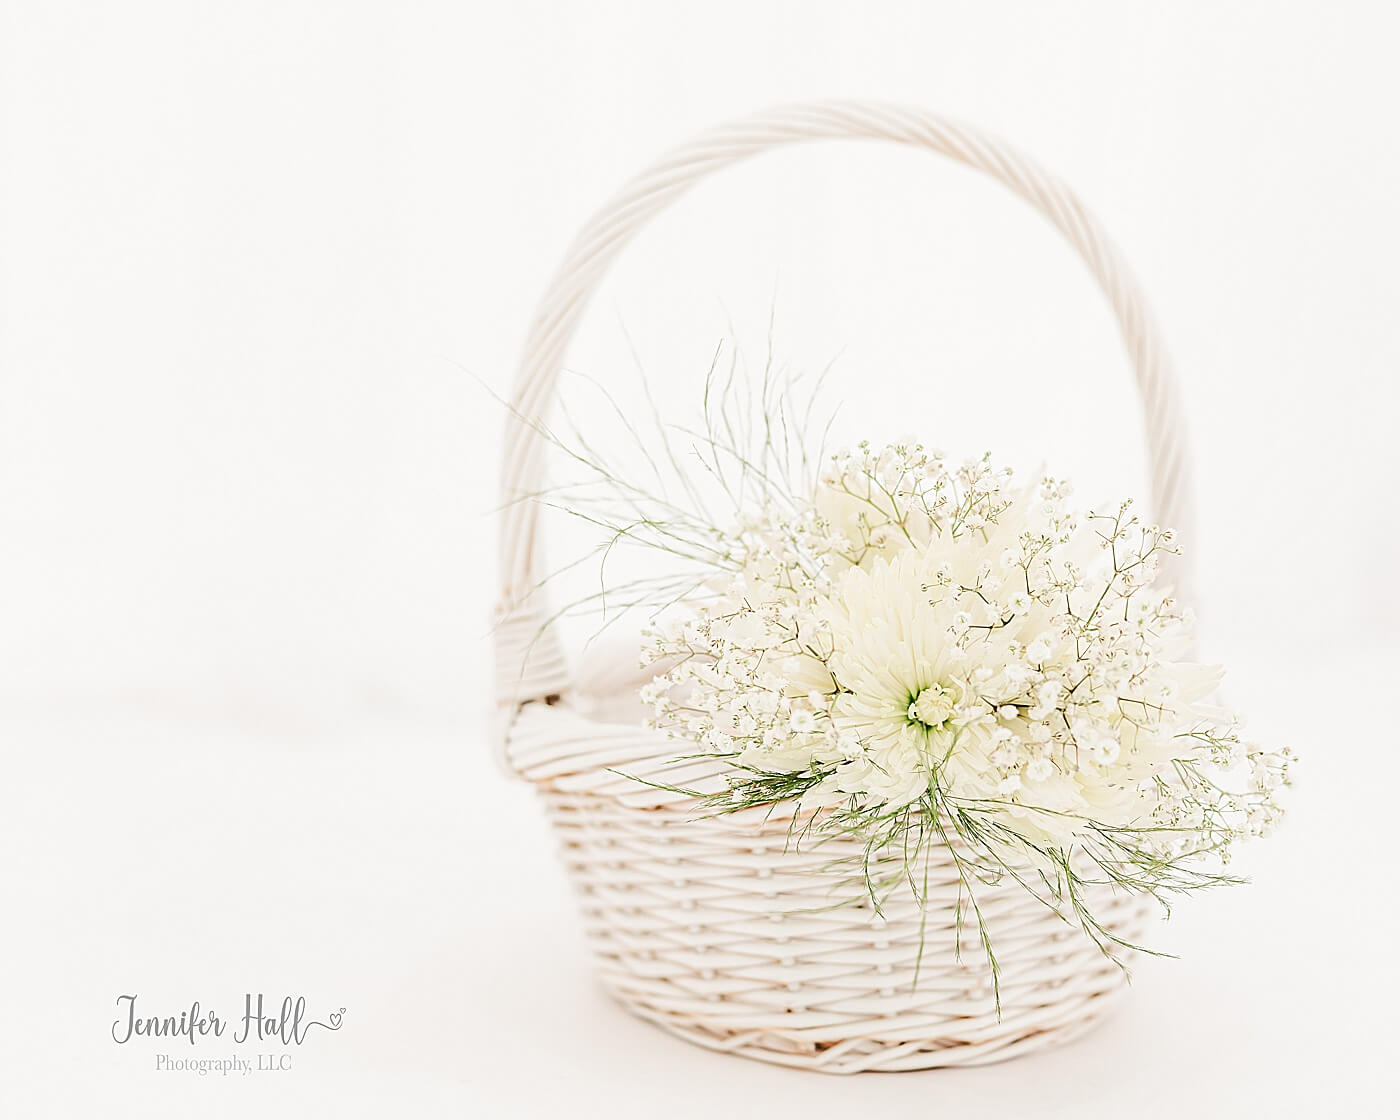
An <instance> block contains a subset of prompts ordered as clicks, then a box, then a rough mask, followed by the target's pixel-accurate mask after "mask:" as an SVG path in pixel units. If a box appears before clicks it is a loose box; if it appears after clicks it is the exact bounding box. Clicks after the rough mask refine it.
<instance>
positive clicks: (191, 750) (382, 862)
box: [0, 648, 1400, 1118]
mask: <svg viewBox="0 0 1400 1120" xmlns="http://www.w3.org/2000/svg"><path fill="white" fill-rule="evenodd" d="M1239 654H1240V656H1239V661H1240V662H1241V663H1242V664H1244V665H1248V666H1250V667H1251V668H1250V669H1248V670H1241V671H1239V672H1237V673H1236V675H1235V677H1234V681H1233V689H1232V696H1233V698H1234V699H1235V700H1236V701H1237V702H1239V703H1240V704H1241V705H1246V706H1248V707H1249V708H1251V709H1253V710H1254V711H1256V712H1258V713H1260V718H1259V719H1257V720H1256V721H1255V722H1256V727H1257V729H1258V731H1259V732H1260V733H1261V734H1263V735H1267V736H1268V737H1269V738H1271V739H1276V740H1283V739H1288V740H1290V741H1292V742H1295V743H1297V744H1298V745H1299V747H1300V748H1301V749H1303V750H1304V751H1305V752H1306V758H1305V765H1304V767H1303V769H1302V774H1301V778H1302V780H1301V784H1300V786H1299V788H1298V789H1297V791H1296V795H1295V799H1294V805H1295V811H1294V815H1293V817H1292V819H1291V820H1290V821H1289V824H1288V828H1287V830H1286V831H1285V832H1283V833H1282V834H1281V835H1279V836H1278V837H1277V838H1276V840H1275V841H1274V842H1272V843H1270V844H1268V845H1266V846H1262V847H1259V848H1257V849H1255V850H1254V851H1253V852H1251V853H1250V857H1251V858H1250V859H1249V860H1248V861H1247V862H1248V867H1249V870H1250V871H1251V872H1252V873H1253V875H1254V877H1255V882H1254V883H1253V884H1252V885H1251V886H1249V887H1246V888H1239V889H1235V890H1232V891H1228V892H1223V893H1219V894H1216V895H1214V896H1210V897H1202V898H1198V899H1196V900H1194V901H1192V902H1188V903H1186V904H1184V905H1183V906H1182V907H1181V908H1180V909H1179V910H1178V911H1177V913H1176V915H1174V917H1173V918H1172V920H1171V921H1170V922H1169V923H1168V924H1167V925H1166V926H1164V927H1163V928H1162V930H1161V935H1160V938H1159V941H1158V944H1159V945H1160V946H1161V947H1163V948H1166V949H1170V950H1172V951H1175V952H1178V953H1180V954H1181V959H1180V960H1176V961H1153V962H1148V963H1146V964H1144V965H1143V966H1142V967H1141V968H1140V970H1139V974H1138V977H1137V980H1136V982H1135V983H1134V986H1133V988H1132V990H1131V991H1130V992H1129V993H1128V995H1127V997H1126V999H1125V1000H1124V1001H1123V1003H1122V1004H1121V1005H1120V1008H1119V1010H1118V1012H1117V1014H1116V1015H1115V1016H1114V1017H1113V1018H1112V1019H1111V1020H1110V1021H1109V1023H1108V1024H1107V1025H1106V1026H1105V1027H1103V1028H1101V1029H1100V1030H1099V1031H1098V1032H1096V1033H1095V1034H1093V1035H1091V1036H1088V1037H1086V1038H1085V1039H1083V1040H1081V1041H1079V1042H1076V1043H1073V1044H1071V1045H1070V1046H1068V1047H1066V1048H1064V1049H1062V1050H1059V1051H1055V1052H1052V1053H1048V1054H1045V1055H1041V1056H1034V1057H1030V1058H1026V1059H1022V1060H1019V1061H1016V1062H1011V1063H1008V1064H1005V1065H999V1066H991V1067H987V1068H984V1069H979V1070H970V1071H951V1072H949V1071H944V1072H934V1073H930V1074H900V1075H872V1076H864V1077H858V1078H853V1079H838V1078H830V1077H823V1076H819V1075H815V1074H802V1073H795V1072H791V1071H786V1070H779V1069H772V1068H768V1067H765V1066H762V1065H759V1064H758V1063H754V1062H747V1061H743V1060H740V1059H735V1058H729V1057H725V1056H720V1055H715V1054H711V1053H709V1052H707V1051H703V1050H700V1049H697V1048H694V1047H691V1046H689V1045H688V1044H685V1043H682V1042H679V1041H676V1040H673V1039H671V1038H670V1037H669V1036H666V1035H664V1034H661V1033H660V1032H658V1031H656V1030H655V1029H654V1028H652V1027H650V1026H648V1025H646V1024H643V1023H641V1022H638V1021H635V1020H633V1019H631V1018H630V1017H628V1016H627V1015H626V1014H625V1013H624V1012H623V1011H621V1010H620V1009H619V1008H618V1007H616V1006H615V1005H614V1004H613V1003H611V1002H610V1001H609V999H608V998H607V997H606V996H605V995H604V994H603V993H602V991H601V990H600V989H599V988H597V987H596V986H595V985H594V983H593V982H592V980H591V978H590V975H589V972H588V964H587V961H586V959H585V958H584V954H583V952H582V949H581V938H580V936H579V931H578V926H577V923H576V920H575V917H574V913H573V910H572V908H571V900H570V898H569V896H568V893H567V887H566V884H565V882H564V879H563V876H562V874H561V872H560V869H559V868H558V867H557V866H556V865H555V862H554V854H553V850H552V845H551V842H550V840H549V838H548V836H547V834H546V833H545V831H544V828H543V821H542V819H541V814H540V812H539V808H538V806H537V805H536V804H535V803H534V800H533V798H532V796H531V795H530V794H529V792H528V790H526V789H524V788H523V787H521V786H519V785H505V784H500V785H497V784H495V783H493V784H491V785H490V786H489V789H490V791H491V795H492V796H491V797H490V798H486V799H482V800H480V801H478V802H477V803H476V804H474V805H470V806H468V805H467V795H468V791H469V790H470V789H471V788H473V785H474V784H475V783H480V782H481V781H483V780H488V781H489V780H490V777H491V776H484V775H483V774H482V772H481V768H480V766H479V765H478V763H477V760H478V758H479V752H480V749H481V747H482V743H481V742H479V741H473V740H471V739H463V738H461V737H460V736H459V734H458V729H456V728H445V727H432V726H428V725H414V724H410V723H397V722H388V721H375V722H360V721H356V722H354V723H351V722H349V721H347V722H345V723H342V724H338V725H337V724H325V725H314V726H313V725H302V726H296V725H295V724H294V723H293V721H291V720H290V719H289V718H285V717H279V716H277V715H276V714H275V713H265V714H264V717H263V718H262V719H261V720H259V721H254V720H253V719H251V718H250V719H248V720H245V721H242V722H234V721H222V723H218V722H207V721H196V720H188V719H180V718H179V717H178V716H177V715H175V714H171V713H169V712H166V713H163V714H157V713H153V712H150V711H142V710H140V709H138V708H134V707H133V708H131V709H127V710H116V711H91V712H82V713H76V712H71V711H70V712H68V713H66V714H57V713H54V712H48V711H32V712H23V713H14V712H12V713H10V714H8V715H7V716H6V717H5V719H4V720H3V722H0V734H3V735H4V736H5V741H6V742H10V743H16V744H23V746H24V749H23V750H22V751H16V752H14V753H15V760H16V763H17V765H18V771H17V772H14V771H12V773H11V775H10V778H9V780H8V781H7V782H6V784H5V789H4V793H3V802H0V808H2V809H3V812H0V820H3V824H2V825H0V845H2V846H3V850H4V851H5V852H6V854H7V858H15V859H17V860H18V863H19V867H20V874H19V876H18V879H17V881H16V880H15V879H14V878H12V879H11V881H10V882H9V884H8V885H7V898H6V907H7V909H6V916H7V925H8V929H7V944H6V950H7V952H6V957H5V961H6V967H7V971H8V973H9V975H8V977H7V980H6V984H5V993H6V997H5V998H6V1011H5V1014H4V1015H3V1017H0V1052H3V1053H4V1054H5V1055H6V1056H7V1060H6V1062H5V1063H4V1065H3V1067H0V1068H3V1071H4V1072H3V1075H0V1076H3V1078H4V1081H3V1086H4V1088H3V1096H0V1100H4V1101H5V1103H7V1104H9V1105H10V1108H9V1109H8V1110H7V1111H6V1115H13V1116H17V1117H18V1116H26V1117H28V1116H78V1115H98V1114H101V1115H116V1116H126V1115H132V1116H135V1115H138V1114H139V1115H146V1116H177V1115H189V1114H192V1113H196V1112H197V1114H198V1115H205V1116H243V1115H248V1114H249V1111H250V1110H251V1109H253V1108H254V1106H256V1107H257V1108H258V1109H259V1110H261V1111H260V1112H259V1114H260V1115H266V1116H288V1117H290V1116H301V1115H307V1114H308V1111H307V1110H308V1109H313V1110H315V1111H317V1112H319V1111H320V1110H321V1109H325V1110H326V1114H330V1112H331V1111H333V1112H334V1114H335V1115H339V1116H357V1117H358V1116H364V1117H380V1116H387V1115H402V1116H414V1117H424V1118H426V1117H438V1116H442V1117H446V1116H453V1115H477V1116H535V1115H539V1116H543V1115H578V1116H594V1115H597V1116H626V1117H632V1116H635V1117H647V1116H658V1115H664V1116H676V1117H710V1118H713V1117H714V1116H716V1115H752V1114H755V1113H757V1112H758V1111H759V1110H760V1109H761V1108H763V1109H771V1110H773V1111H775V1112H777V1111H782V1113H783V1114H789V1113H790V1114H792V1115H834V1114H839V1113H838V1112H835V1111H831V1112H828V1111H827V1110H829V1109H830V1110H835V1109H836V1108H837V1107H838V1106H839V1107H840V1108H841V1109H847V1108H848V1109H851V1110H853V1111H858V1112H860V1113H861V1114H863V1115H868V1114H871V1110H879V1109H881V1108H889V1109H894V1110H896V1111H895V1112H892V1113H891V1114H897V1115H914V1114H919V1113H920V1110H925V1109H936V1110H937V1111H938V1112H940V1113H943V1114H950V1113H951V1114H958V1115H962V1114H970V1113H974V1112H976V1111H977V1110H981V1111H982V1113H983V1114H986V1115H996V1116H1021V1115H1032V1114H1034V1115H1042V1116H1065V1117H1071V1116H1073V1117H1110V1116H1124V1115H1132V1116H1139V1117H1144V1118H1147V1117H1180V1116H1183V1115H1205V1116H1228V1115H1257V1116H1268V1115H1275V1116H1278V1115H1283V1116H1293V1115H1298V1116H1309V1115H1320V1114H1324V1113H1325V1114H1329V1115H1356V1116H1369V1115H1376V1114H1377V1109H1379V1108H1380V1105H1379V1104H1378V1103H1376V1102H1377V1101H1378V1097H1377V1094H1379V1093H1381V1092H1382V1091H1383V1090H1385V1091H1386V1092H1388V1089H1387V1086H1388V1083H1389V1080H1388V1079H1389V1073H1388V1070H1389V1066H1388V1062H1387V1057H1388V1055H1389V1054H1391V1053H1393V1051H1394V1048H1395V1046H1396V1045H1397V1044H1400V1029H1397V1026H1396V1018H1395V1007H1396V1006H1397V1000H1400V968H1397V964H1396V958H1395V953H1394V933H1395V928H1396V922H1397V920H1400V910H1398V909H1397V906H1396V903H1395V900H1394V895H1393V884H1394V867H1393V862H1394V861H1393V856H1391V855H1390V854H1388V851H1387V849H1388V847H1389V846H1391V845H1393V843H1394V839H1393V837H1394V826H1393V824H1392V823H1391V822H1392V821H1393V816H1392V813H1391V806H1390V801H1391V800H1392V794H1391V792H1390V789H1389V783H1388V782H1387V781H1385V780H1384V779H1383V778H1382V780H1380V781H1364V782H1358V775H1359V774H1364V773H1371V774H1375V773H1377V772H1378V771H1379V772H1381V773H1382V774H1383V773H1384V770H1385V767H1386V765H1387V758H1388V756H1389V754H1390V753H1391V751H1392V750H1393V743H1391V742H1389V741H1387V740H1385V739H1383V738H1381V737H1378V736H1377V735H1376V733H1375V730H1374V724H1373V716H1372V714H1371V713H1368V712H1358V713H1356V714H1354V715H1347V714H1346V712H1345V709H1344V708H1343V707H1342V706H1341V705H1339V704H1333V703H1331V701H1330V700H1329V699H1328V697H1336V696H1337V695H1339V694H1340V693H1341V692H1342V691H1343V690H1348V691H1350V690H1355V691H1358V692H1360V693H1362V694H1366V695H1374V696H1382V695H1385V694H1386V693H1387V691H1388V689H1389V688H1390V682H1391V681H1392V680H1393V679H1394V675H1395V673H1396V672H1397V671H1398V670H1400V659H1396V658H1395V657H1393V656H1386V655H1373V656H1371V657H1369V658H1364V659H1360V660H1358V661H1356V662H1353V661H1351V660H1350V659H1348V661H1347V662H1346V663H1344V664H1343V663H1340V662H1338V661H1336V660H1335V659H1328V658H1326V657H1321V658H1319V659H1318V660H1317V661H1316V662H1314V663H1313V664H1312V665H1311V666H1310V667H1309V680H1310V682H1311V687H1313V688H1316V689H1317V690H1318V692H1317V693H1316V699H1317V701H1318V703H1317V706H1315V707H1312V708H1310V709H1309V710H1308V713H1307V718H1305V719H1289V718H1287V717H1286V716H1285V715H1284V712H1285V709H1286V707H1287V705H1288V704H1289V702H1290V693H1291V692H1292V690H1293V688H1294V687H1295V686H1296V682H1295V681H1293V680H1292V679H1285V677H1284V676H1282V675H1278V674H1275V673H1274V672H1273V670H1274V669H1275V668H1276V666H1275V665H1274V657H1275V656H1276V655H1275V654H1274V653H1272V652H1271V651H1269V650H1267V649H1261V648H1241V649H1240V650H1239ZM503 837H509V842H508V843H507V842H504V841H503V839H502V838H503ZM249 989H251V990H254V991H258V990H261V991H264V992H267V993H268V994H269V995H272V994H274V993H279V994H280V993H282V992H284V991H285V992H292V993H298V992H299V993H304V994H306V996H307V998H308V1000H309V1001H310V1003H311V1004H312V1005H313V1007H315V1008H325V1007H334V1006H342V1005H343V1006H345V1007H346V1008H347V1013H346V1021H345V1026H344V1028H343V1029H342V1030H341V1032H340V1033H339V1034H336V1035H324V1034H318V1035H313V1036H312V1037H310V1038H308V1040H307V1042H306V1043H305V1044H304V1045H303V1046H302V1047H301V1048H300V1049H296V1048H292V1052H293V1057H294V1061H295V1063H296V1064H295V1067H294V1069H293V1070H291V1071H289V1072H287V1073H277V1074H271V1073H264V1074H258V1075H254V1076H250V1077H247V1078H243V1079H237V1078H229V1079H220V1078H218V1077H217V1076H214V1075H211V1076H209V1077H206V1078H203V1079H201V1078H198V1077H196V1076H194V1075H192V1074H187V1073H170V1072H162V1073H157V1072H155V1071H154V1070H153V1068H152V1062H153V1055H154V1054H155V1053H157V1052H160V1051H161V1050H164V1049H168V1050H170V1051H171V1052H174V1053H182V1052H184V1051H186V1050H189V1049H190V1048H189V1047H186V1046H183V1045H182V1046H181V1047H179V1048H175V1047H161V1046H158V1045H156V1044H154V1043H150V1042H148V1041H146V1040H134V1041H133V1042H131V1043H128V1044H126V1045H124V1046H117V1045H116V1044H114V1043H113V1042H112V1041H111V1039H110V1038H109V1037H108V1036H107V1029H108V1027H109V1026H110V1024H111V1022H112V1020H113V1019H114V1018H115V1015H114V1014H113V1000H114V999H115V997H116V995H117V994H119V993H123V992H133V991H134V992H139V993H140V994H141V999H142V1000H143V1001H146V1000H149V1001H150V1003H151V1005H152V1007H153V1008H163V1007H166V1006H169V1007H170V1008H171V1009H172V1010H173V1009H174V1008H176V1007H178V1006H179V1005H180V1004H181V1003H184V1004H188V1002H189V1001H190V1000H192V999H196V998H197V999H200V1000H201V1001H203V1002H204V1004H205V1005H206V1006H214V1007H215V1008H217V1009H221V1010H226V1011H230V1012H232V1011H235V1010H237V1009H238V1006H239V1005H240V1004H241V1001H242V993H243V992H244V991H246V990H249ZM236 1049H237V1051H238V1052H240V1053H244V1054H245V1056H246V1053H249V1052H252V1053H256V1052H258V1049H259V1048H257V1047H239V1048H236ZM267 1049H270V1050H273V1051H277V1052H281V1051H282V1049H283V1048H281V1047H270V1048H267ZM194 1050H195V1051H196V1052H197V1053H198V1054H199V1055H200V1056H210V1057H216V1056H223V1055H224V1054H226V1053H232V1052H234V1050H235V1048H233V1047H229V1046H227V1045H218V1044H213V1043H201V1044H200V1046H198V1047H195V1048H194ZM663 1101H664V1102H665V1103H664V1107H663V1106H662V1104H661V1102H663ZM988 1102H995V1107H992V1106H991V1105H989V1103H988ZM989 1108H990V1112H988V1111H987V1110H988V1109H989Z"/></svg>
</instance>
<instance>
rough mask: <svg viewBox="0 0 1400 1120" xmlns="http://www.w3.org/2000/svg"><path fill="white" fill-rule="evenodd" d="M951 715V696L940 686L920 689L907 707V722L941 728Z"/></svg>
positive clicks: (934, 685)
mask: <svg viewBox="0 0 1400 1120" xmlns="http://www.w3.org/2000/svg"><path fill="white" fill-rule="evenodd" d="M952 714H953V694H952V692H951V691H949V690H948V689H946V688H944V687H943V686H942V685H941V684H931V685H929V686H928V688H925V689H922V690H921V691H920V692H919V694H918V695H917V696H915V697H914V700H913V702H912V703H911V704H910V705H909V722H910V723H922V724H923V725H924V726H926V727H942V726H943V724H945V723H947V722H948V718H949V717H950V716H951V715H952Z"/></svg>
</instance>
